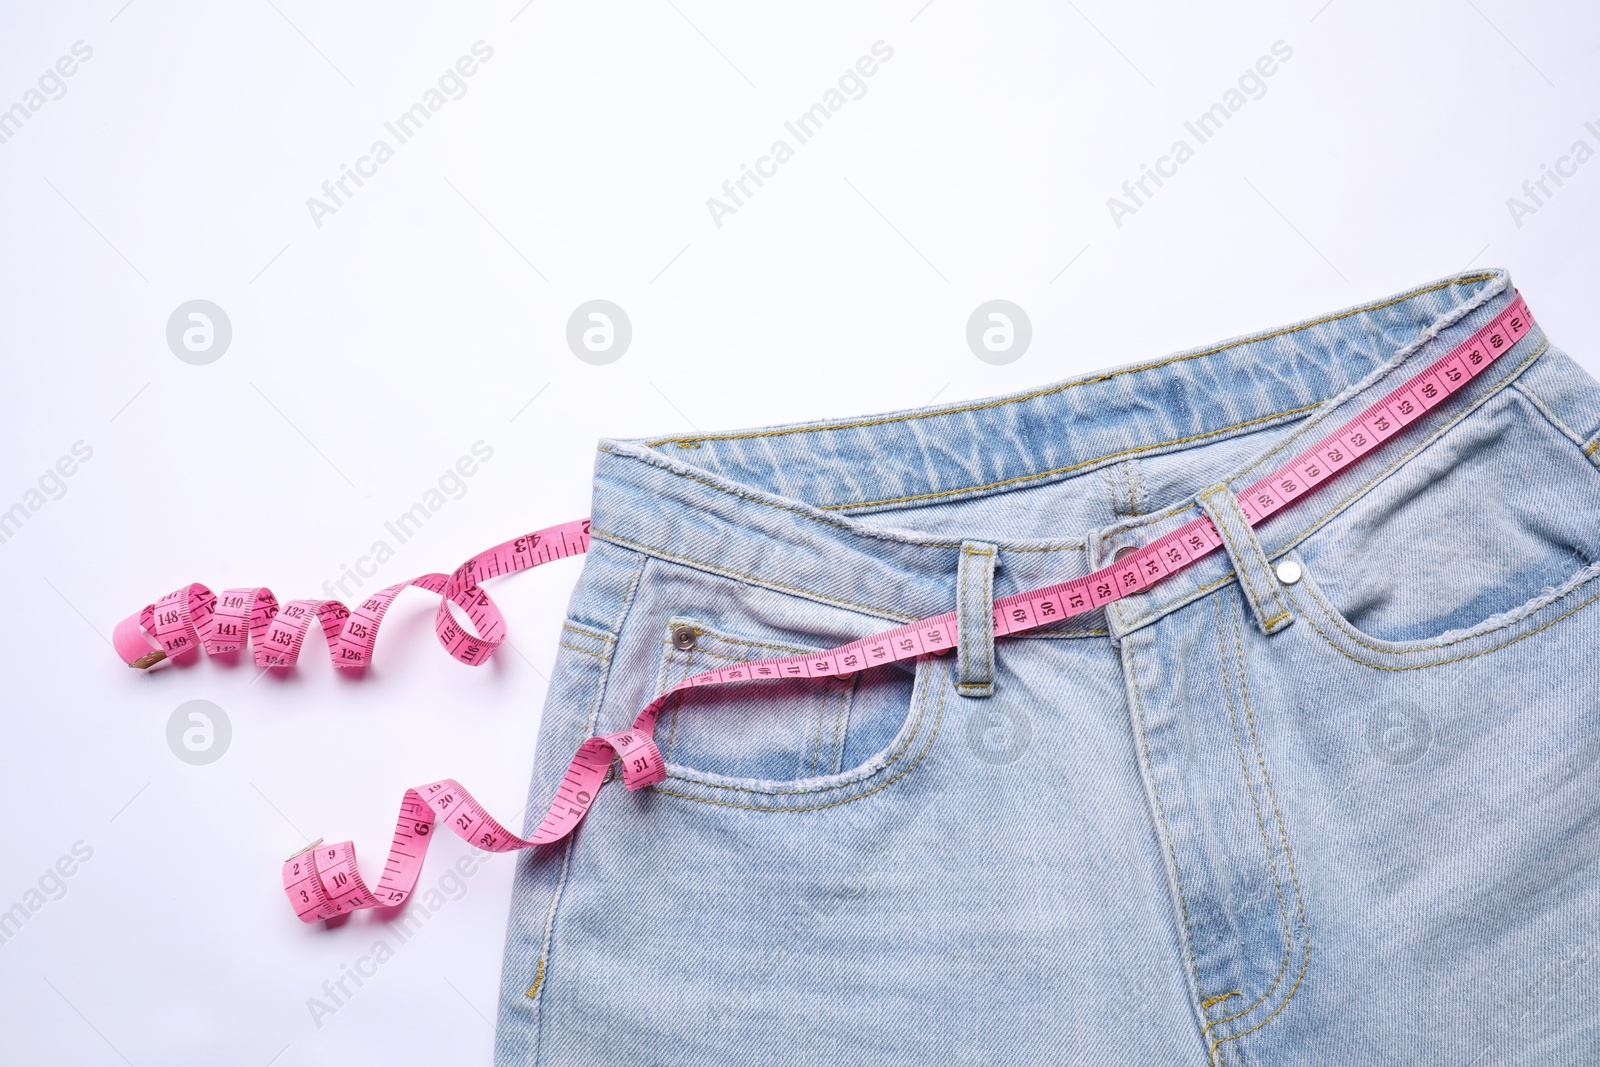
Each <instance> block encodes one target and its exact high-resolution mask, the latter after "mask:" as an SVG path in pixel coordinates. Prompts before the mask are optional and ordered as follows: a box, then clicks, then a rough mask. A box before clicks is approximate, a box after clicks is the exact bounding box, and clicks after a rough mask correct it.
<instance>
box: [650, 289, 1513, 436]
mask: <svg viewBox="0 0 1600 1067" xmlns="http://www.w3.org/2000/svg"><path fill="white" fill-rule="evenodd" d="M1498 276H1499V275H1498V274H1496V273H1495V272H1492V271H1491V272H1489V273H1487V274H1473V275H1468V276H1466V277H1462V278H1452V279H1450V280H1449V281H1443V282H1435V283H1433V284H1431V285H1425V286H1421V287H1419V288H1416V289H1412V290H1408V291H1407V292H1404V293H1401V294H1399V295H1398V296H1394V297H1390V298H1389V299H1387V300H1380V301H1376V302H1374V303H1371V304H1365V305H1362V306H1361V307H1354V308H1351V309H1349V310H1348V311H1340V312H1336V313H1334V314H1332V315H1324V316H1323V317H1321V318H1318V319H1312V320H1310V321H1308V322H1302V323H1300V324H1298V325H1295V326H1284V327H1281V328H1278V329H1275V330H1267V331H1265V332H1263V333H1259V334H1253V335H1251V336H1249V337H1243V338H1240V339H1239V340H1237V341H1229V342H1228V343H1226V344H1222V345H1218V346H1216V347H1215V348H1208V349H1206V350H1205V351H1202V352H1189V353H1185V354H1183V355H1177V356H1169V357H1167V358H1166V359H1160V360H1155V361H1152V362H1150V363H1141V364H1136V365H1135V366H1132V367H1123V368H1121V369H1119V370H1114V371H1108V372H1106V373H1105V374H1100V375H1096V376H1094V377H1092V378H1080V379H1078V380H1075V381H1070V382H1063V383H1062V384H1060V385H1052V386H1047V387H1045V388H1043V389H1036V390H1034V391H1032V392H1028V393H1023V394H1021V395H1019V396H1013V397H1005V398H1002V399H999V400H990V401H983V402H979V403H976V404H964V405H958V406H955V407H948V408H939V409H937V410H934V411H928V412H913V413H908V414H902V415H885V416H883V417H881V418H874V419H861V420H858V421H856V422H847V423H833V424H829V425H817V424H813V425H808V426H793V427H787V428H780V429H776V430H751V431H747V432H740V433H726V434H700V435H698V436H692V437H691V436H682V437H671V436H669V437H663V438H660V439H659V440H655V441H646V442H645V444H647V445H649V446H650V447H652V448H655V447H657V446H659V445H666V444H676V445H679V446H680V447H682V446H684V445H685V442H701V441H735V440H746V439H749V438H752V437H786V436H789V435H791V434H797V433H818V432H821V431H824V430H853V429H858V428H860V427H863V426H879V425H882V424H884V423H889V422H909V421H910V420H912V419H926V418H933V417H935V416H938V415H958V414H961V413H962V412H967V411H983V410H986V409H988V408H995V407H1003V406H1005V405H1006V404H1016V403H1021V402H1023V401H1027V400H1033V399H1035V398H1037V397H1041V396H1050V395H1052V394H1055V393H1061V392H1065V391H1066V390H1068V389H1072V388H1074V387H1076V386H1080V385H1093V384H1096V383H1098V382H1103V381H1108V380H1110V379H1112V378H1117V377H1121V376H1122V375H1125V374H1137V373H1138V372H1140V371H1146V370H1155V369H1156V368H1158V367H1165V366H1168V365H1170V364H1173V363H1182V362H1184V361H1186V360H1191V359H1199V358H1201V357H1203V356H1214V355H1216V354H1217V353H1219V352H1227V351H1229V350H1231V349H1234V348H1241V347H1243V346H1245V345H1250V344H1258V343H1259V342H1262V341H1270V340H1273V339H1274V338H1277V337H1285V336H1287V335H1289V334H1292V333H1299V332H1300V331H1301V330H1308V329H1310V328H1312V327H1313V326H1323V325H1326V324H1327V323H1330V322H1337V321H1338V320H1340V319H1347V318H1350V317H1351V316H1354V315H1364V314H1366V313H1367V312H1370V311H1381V310H1383V309H1384V308H1386V307H1393V306H1394V305H1396V304H1403V303H1405V302H1406V301H1407V300H1412V299H1415V298H1416V297H1419V296H1425V295H1427V294H1428V293H1434V292H1438V291H1439V290H1441V289H1449V288H1451V287H1452V286H1457V285H1471V284H1473V283H1475V282H1484V281H1491V280H1493V279H1494V278H1496V277H1498Z"/></svg>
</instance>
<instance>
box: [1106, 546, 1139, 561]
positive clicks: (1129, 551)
mask: <svg viewBox="0 0 1600 1067" xmlns="http://www.w3.org/2000/svg"><path fill="white" fill-rule="evenodd" d="M1137 551H1139V546H1138V545H1123V546H1122V547H1121V548H1119V549H1117V550H1116V551H1115V552H1113V553H1112V554H1111V562H1112V563H1121V562H1122V561H1123V560H1125V559H1127V558H1128V557H1129V556H1131V555H1133V554H1134V553H1135V552H1137Z"/></svg>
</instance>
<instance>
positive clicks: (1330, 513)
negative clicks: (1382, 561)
mask: <svg viewBox="0 0 1600 1067" xmlns="http://www.w3.org/2000/svg"><path fill="white" fill-rule="evenodd" d="M1548 346H1549V345H1548V342H1546V344H1545V345H1544V346H1542V347H1541V348H1540V349H1539V350H1538V351H1537V352H1535V353H1534V354H1533V355H1531V356H1529V357H1528V358H1527V359H1526V360H1524V361H1523V362H1522V363H1521V364H1520V365H1519V366H1517V367H1515V368H1514V369H1513V370H1512V371H1511V373H1510V374H1509V375H1507V376H1506V377H1505V378H1504V379H1503V380H1501V381H1499V382H1497V383H1496V384H1495V386H1494V388H1492V389H1490V390H1489V391H1487V392H1485V393H1484V394H1483V395H1482V396H1480V397H1478V398H1477V399H1476V400H1474V401H1473V402H1472V404H1471V405H1470V406H1469V407H1467V408H1466V409H1464V410H1463V411H1461V412H1459V413H1457V415H1456V417H1455V418H1453V419H1451V420H1450V421H1449V422H1447V423H1445V424H1444V425H1442V426H1440V427H1439V428H1438V429H1436V430H1434V431H1433V433H1431V434H1429V435H1428V436H1427V437H1425V438H1423V439H1422V440H1421V441H1418V442H1417V445H1416V447H1415V448H1413V449H1412V450H1411V451H1409V452H1407V453H1406V454H1405V455H1403V456H1400V457H1398V458H1396V459H1395V461H1394V462H1393V463H1391V464H1389V466H1387V467H1385V468H1384V469H1383V470H1381V471H1379V472H1378V473H1377V474H1375V475H1373V477H1372V478H1371V480H1369V481H1367V482H1366V483H1365V484H1363V485H1361V486H1360V487H1359V488H1357V489H1355V490H1354V491H1352V492H1351V493H1350V495H1349V496H1347V497H1345V498H1344V499H1343V500H1341V501H1339V502H1338V503H1337V504H1335V505H1333V506H1332V507H1330V508H1328V509H1327V510H1326V511H1324V512H1323V513H1322V514H1321V515H1319V516H1318V517H1317V518H1316V519H1315V520H1314V521H1313V522H1312V523H1311V525H1309V526H1307V527H1306V528H1305V529H1303V530H1301V531H1300V532H1299V533H1297V534H1295V535H1294V536H1293V537H1291V538H1289V539H1288V540H1287V541H1285V542H1284V543H1283V545H1281V546H1280V547H1279V548H1278V549H1277V550H1276V552H1274V555H1275V556H1281V555H1283V554H1284V553H1285V552H1288V551H1290V550H1291V549H1293V548H1294V547H1295V546H1297V545H1299V544H1300V542H1302V541H1304V540H1305V539H1306V538H1307V537H1310V536H1311V535H1312V534H1314V533H1316V532H1317V531H1318V530H1319V529H1321V528H1322V527H1323V526H1324V525H1326V524H1327V523H1328V522H1329V521H1330V520H1332V519H1333V518H1334V516H1336V515H1338V514H1340V513H1341V512H1343V511H1344V510H1345V508H1347V507H1349V505H1350V504H1351V502H1352V501H1354V500H1355V499H1356V498H1357V497H1359V496H1361V495H1362V494H1363V493H1366V492H1367V491H1368V490H1370V489H1371V488H1372V487H1373V486H1375V485H1377V484H1378V483H1379V482H1381V481H1382V480H1383V479H1384V478H1386V477H1388V476H1389V475H1390V474H1392V473H1394V471H1395V469H1396V468H1397V467H1399V466H1400V465H1401V464H1403V463H1406V462H1408V461H1409V460H1412V459H1414V458H1416V456H1417V455H1418V454H1419V453H1421V452H1422V450H1423V449H1425V448H1427V447H1428V446H1429V445H1431V444H1433V443H1434V442H1435V441H1437V440H1438V439H1439V438H1440V437H1441V436H1443V435H1444V434H1446V433H1448V432H1449V431H1451V430H1452V429H1454V428H1455V427H1456V425H1457V424H1458V423H1460V422H1461V420H1463V419H1465V418H1466V417H1467V416H1468V415H1471V414H1472V413H1473V412H1475V411H1477V410H1478V409H1479V408H1480V407H1482V406H1483V405H1484V404H1487V403H1488V402H1489V401H1490V400H1492V399H1493V398H1494V397H1496V396H1498V395H1499V393H1500V391H1501V390H1502V389H1505V388H1507V387H1508V386H1510V385H1511V384H1512V383H1513V382H1515V380H1516V378H1517V376H1518V375H1520V374H1521V373H1522V372H1523V371H1525V370H1526V369H1527V368H1528V367H1529V366H1531V365H1532V363H1533V361H1534V360H1536V359H1538V358H1539V356H1541V355H1542V354H1543V353H1544V350H1545V348H1546V347H1548ZM1193 506H1194V505H1192V504H1183V505H1180V506H1178V507H1176V508H1174V509H1172V510H1171V511H1170V512H1169V513H1168V516H1162V517H1170V515H1177V514H1179V513H1181V512H1183V511H1187V510H1188V509H1189V508H1191V507H1193ZM1234 577H1235V575H1234V573H1233V572H1232V571H1229V572H1228V573H1227V574H1224V575H1223V576H1222V577H1220V578H1218V579H1217V580H1216V581H1214V582H1211V583H1210V584H1208V585H1203V586H1201V587H1200V588H1198V589H1196V590H1194V591H1193V592H1191V593H1188V594H1186V595H1185V596H1183V597H1182V598H1180V599H1178V600H1175V601H1172V602H1171V603H1168V604H1161V605H1158V606H1156V607H1153V608H1151V609H1150V610H1149V611H1147V612H1145V613H1144V614H1143V615H1140V616H1138V617H1137V618H1135V619H1132V620H1131V621H1128V622H1124V623H1122V627H1123V629H1124V630H1132V629H1133V628H1135V627H1137V626H1141V625H1143V624H1144V623H1146V622H1148V621H1149V620H1151V619H1153V618H1156V617H1157V616H1159V615H1163V614H1166V613H1167V612H1169V611H1176V610H1177V609H1179V608H1181V607H1183V606H1184V605H1186V604H1192V603H1193V602H1194V601H1196V600H1198V599H1199V598H1200V597H1202V596H1204V595H1205V594H1207V593H1209V592H1211V591H1212V590H1213V589H1218V588H1221V587H1222V586H1224V585H1226V584H1228V583H1229V582H1231V581H1233V580H1234Z"/></svg>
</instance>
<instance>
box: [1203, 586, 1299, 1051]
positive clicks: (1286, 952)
mask: <svg viewBox="0 0 1600 1067" xmlns="http://www.w3.org/2000/svg"><path fill="white" fill-rule="evenodd" d="M1230 603H1232V602H1231V601H1230ZM1212 606H1213V607H1214V608H1215V609H1216V615H1217V652H1218V656H1219V657H1220V659H1221V666H1222V696H1223V699H1224V701H1225V703H1226V705H1227V708H1228V722H1229V723H1230V724H1231V726H1232V728H1233V743H1234V748H1235V750H1236V751H1237V752H1238V754H1239V771H1240V773H1241V774H1242V775H1243V776H1244V784H1245V791H1246V792H1247V793H1249V795H1250V805H1251V807H1253V808H1254V809H1255V813H1256V827H1257V829H1258V830H1259V831H1260V833H1261V844H1262V846H1263V847H1264V848H1265V849H1266V852H1267V864H1268V866H1269V867H1270V869H1271V871H1272V885H1273V888H1274V889H1275V890H1276V892H1277V894H1278V911H1279V914H1280V915H1281V916H1282V918H1283V964H1282V965H1281V966H1280V967H1279V968H1278V973H1277V976H1276V977H1274V978H1273V979H1272V984H1271V985H1269V986H1268V987H1267V988H1266V991H1265V992H1263V993H1262V994H1261V995H1260V996H1259V997H1257V998H1256V1000H1255V1002H1254V1003H1252V1004H1251V1005H1250V1006H1249V1007H1248V1008H1242V1009H1240V1010H1239V1011H1236V1012H1234V1013H1233V1014H1232V1015H1227V1016H1224V1017H1223V1018H1221V1019H1217V1020H1215V1021H1212V1022H1209V1023H1207V1024H1206V1027H1205V1030H1204V1033H1205V1034H1206V1036H1207V1039H1208V1040H1209V1039H1210V1033H1211V1030H1212V1029H1213V1028H1214V1027H1217V1026H1221V1025H1223V1024H1224V1023H1230V1022H1232V1021H1233V1020H1235V1019H1240V1018H1243V1017H1244V1016H1246V1015H1249V1014H1250V1013H1251V1012H1253V1011H1255V1010H1256V1009H1257V1008H1258V1007H1260V1006H1261V1005H1262V1004H1265V1003H1266V1002H1267V1001H1269V1000H1271V999H1272V994H1273V993H1274V992H1275V991H1276V990H1277V988H1278V986H1279V984H1281V983H1282V981H1283V977H1284V975H1286V974H1288V973H1289V964H1290V963H1291V962H1293V960H1294V932H1293V929H1292V927H1291V926H1290V924H1289V902H1288V901H1287V900H1286V899H1285V898H1284V895H1283V879H1282V877H1281V876H1280V875H1279V873H1278V860H1277V856H1276V854H1275V853H1274V852H1273V849H1272V839H1271V838H1270V837H1269V836H1268V834H1267V821H1266V816H1265V815H1264V814H1263V813H1262V811H1261V801H1260V798H1258V797H1257V796H1256V789H1255V783H1254V782H1253V781H1252V780H1251V778H1250V765H1249V763H1248V762H1247V760H1246V759H1245V754H1244V739H1243V738H1241V737H1240V736H1239V718H1238V715H1237V713H1236V712H1235V710H1234V706H1233V687H1232V682H1231V677H1232V673H1233V672H1232V670H1231V669H1230V668H1229V666H1228V638H1227V631H1226V629H1225V628H1224V626H1223V621H1222V597H1220V596H1219V597H1215V598H1213V599H1212ZM1233 617H1234V641H1235V642H1236V643H1237V646H1238V649H1239V670H1240V675H1239V682H1240V685H1241V686H1243V685H1244V674H1243V672H1244V650H1243V646H1244V643H1243V638H1242V635H1241V634H1240V632H1239V622H1238V620H1239V610H1238V606H1237V604H1233ZM1259 755H1260V753H1259V749H1258V751H1257V756H1258V757H1259ZM1280 829H1281V828H1280ZM1240 995H1241V996H1242V995H1243V993H1241V994H1240ZM1230 1040H1231V1038H1230ZM1219 1044H1220V1042H1217V1041H1213V1042H1212V1043H1211V1053H1212V1054H1213V1056H1214V1055H1215V1053H1216V1051H1217V1046H1218V1045H1219ZM1235 1051H1237V1050H1235Z"/></svg>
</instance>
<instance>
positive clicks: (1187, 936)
mask: <svg viewBox="0 0 1600 1067" xmlns="http://www.w3.org/2000/svg"><path fill="white" fill-rule="evenodd" d="M1129 659H1130V660H1131V659H1132V652H1131V650H1130V652H1129ZM1128 681H1129V683H1130V684H1131V685H1132V687H1133V704H1134V714H1135V715H1136V716H1137V717H1138V721H1139V741H1140V747H1141V748H1142V749H1143V755H1144V767H1145V774H1146V775H1147V776H1148V778H1149V780H1150V793H1151V796H1152V797H1153V798H1154V800H1155V804H1156V817H1157V819H1159V820H1160V822H1161V831H1162V836H1163V837H1164V838H1165V839H1166V845H1167V858H1168V860H1169V862H1170V863H1171V867H1172V877H1173V881H1174V883H1175V885H1176V887H1177V890H1178V910H1179V913H1180V915H1181V917H1182V919H1183V935H1184V942H1185V945H1186V947H1187V948H1188V950H1189V967H1190V969H1191V970H1192V971H1193V972H1194V986H1195V993H1196V995H1197V996H1198V995H1200V994H1201V993H1203V991H1204V990H1203V986H1204V982H1203V981H1202V980H1201V978H1200V961H1199V959H1198V958H1197V957H1196V956H1195V951H1194V927H1193V925H1191V923H1190V921H1189V899H1188V897H1187V896H1186V895H1185V894H1184V891H1183V871H1182V870H1181V869H1180V868H1179V867H1178V851H1177V846H1176V844H1175V843H1174V840H1173V836H1172V825H1171V824H1170V823H1168V822H1167V809H1166V806H1165V805H1164V804H1163V803H1162V802H1161V786H1160V784H1159V783H1158V782H1157V781H1156V771H1155V765H1154V763H1153V762H1152V760H1151V758H1150V734H1149V731H1148V729H1147V728H1146V723H1145V717H1144V694H1143V693H1142V692H1140V690H1139V670H1138V665H1137V664H1135V663H1132V662H1130V663H1129V665H1128ZM1204 1038H1205V1032H1204V1031H1203V1030H1202V1031H1201V1039H1202V1040H1204Z"/></svg>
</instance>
